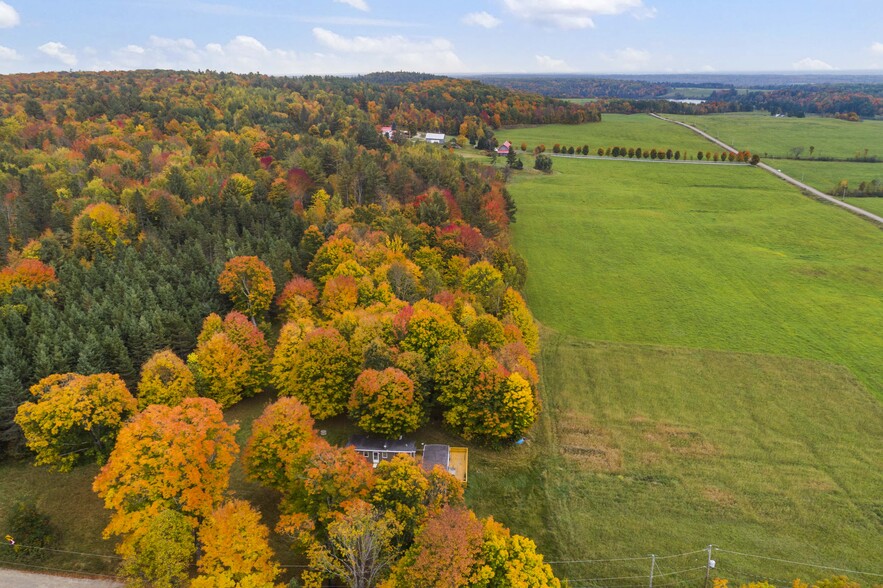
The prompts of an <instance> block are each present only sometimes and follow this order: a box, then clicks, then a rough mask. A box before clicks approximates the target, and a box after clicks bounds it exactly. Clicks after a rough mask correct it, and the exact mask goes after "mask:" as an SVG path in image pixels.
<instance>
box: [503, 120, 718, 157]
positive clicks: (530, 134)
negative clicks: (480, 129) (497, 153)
mask: <svg viewBox="0 0 883 588" xmlns="http://www.w3.org/2000/svg"><path fill="white" fill-rule="evenodd" d="M497 138H498V140H499V141H500V143H503V141H507V140H508V141H511V142H512V144H513V145H515V147H516V148H520V146H521V143H522V142H526V143H527V145H528V149H533V148H534V147H535V146H537V145H539V144H541V143H542V144H544V145H545V146H546V151H548V152H551V151H552V146H553V145H554V144H555V143H560V144H561V145H567V146H568V147H570V146H573V147H577V146H579V147H582V146H583V145H588V146H589V148H590V151H591V154H593V155H595V154H596V153H597V151H598V148H599V147H603V148H605V149H606V148H607V147H626V148H628V147H635V148H637V147H640V148H641V149H660V148H662V149H663V150H665V149H669V148H670V149H671V150H672V151H681V153H684V152H686V153H689V154H690V158H691V159H692V158H695V157H696V153H697V152H698V151H699V150H700V149H701V150H702V151H703V152H705V151H712V152H714V151H720V148H717V149H715V145H714V144H712V143H710V142H708V141H706V140H705V139H702V138H701V137H699V136H698V135H696V133H693V132H691V131H690V130H688V129H685V128H684V127H681V126H678V125H673V124H671V123H668V122H665V121H662V120H659V119H656V118H653V117H651V116H649V115H646V114H632V115H626V114H604V115H603V118H602V120H601V122H600V123H587V124H583V125H542V126H535V127H519V128H506V129H500V130H498V131H497Z"/></svg>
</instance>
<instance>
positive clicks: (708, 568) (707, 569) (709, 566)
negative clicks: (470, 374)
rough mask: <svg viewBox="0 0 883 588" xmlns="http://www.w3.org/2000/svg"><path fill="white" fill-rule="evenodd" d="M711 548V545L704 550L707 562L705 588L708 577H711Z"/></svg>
mask: <svg viewBox="0 0 883 588" xmlns="http://www.w3.org/2000/svg"><path fill="white" fill-rule="evenodd" d="M711 548H712V546H711V545H709V546H708V547H706V548H705V550H706V551H708V562H707V563H706V564H705V588H708V577H709V576H710V575H711V568H713V567H714V560H713V559H711Z"/></svg>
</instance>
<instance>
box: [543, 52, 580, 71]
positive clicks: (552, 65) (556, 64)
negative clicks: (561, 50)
mask: <svg viewBox="0 0 883 588" xmlns="http://www.w3.org/2000/svg"><path fill="white" fill-rule="evenodd" d="M534 59H535V60H536V62H537V65H538V66H539V67H540V69H541V70H542V71H548V72H571V71H573V68H572V67H570V66H569V65H567V62H566V61H564V60H563V59H555V58H554V57H549V56H548V55H534Z"/></svg>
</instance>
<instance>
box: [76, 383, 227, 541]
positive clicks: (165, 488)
mask: <svg viewBox="0 0 883 588" xmlns="http://www.w3.org/2000/svg"><path fill="white" fill-rule="evenodd" d="M237 429H238V426H237V425H228V424H227V423H225V422H224V415H223V413H222V412H221V409H220V407H219V406H218V404H217V403H216V402H214V401H213V400H209V399H208V398H187V399H185V400H184V401H183V402H182V403H181V404H180V405H178V406H175V407H168V406H163V405H153V406H149V407H148V408H147V409H146V410H144V412H142V413H141V414H139V415H138V416H137V417H135V418H134V419H133V420H132V421H131V422H130V423H128V424H127V425H126V426H125V427H124V428H123V429H122V430H121V431H120V434H119V438H118V442H117V445H116V447H115V448H114V450H113V452H112V453H111V455H110V458H109V459H108V461H107V463H106V464H105V465H104V467H103V468H102V469H101V472H99V474H98V476H96V478H95V481H94V483H93V484H92V488H93V490H95V492H96V493H97V494H98V496H100V497H101V498H102V499H103V500H104V507H105V508H107V509H110V510H112V511H113V514H112V516H111V520H110V524H109V525H108V526H107V528H106V529H105V530H104V535H105V537H109V536H111V535H123V536H124V541H123V543H122V544H121V545H120V547H119V548H118V549H119V551H120V552H121V553H122V554H123V555H130V554H131V553H132V552H133V549H134V547H135V544H136V541H137V539H138V538H139V537H140V536H141V535H143V534H144V533H145V532H146V531H147V530H148V528H149V522H150V520H151V519H153V518H154V517H155V516H157V515H158V514H159V513H161V512H163V511H165V510H173V511H177V512H180V513H181V514H182V515H184V516H185V517H187V520H188V521H190V523H191V525H192V526H193V527H194V528H195V527H196V525H197V524H198V523H199V522H200V521H202V520H204V519H205V518H206V517H208V516H209V515H210V514H211V512H212V511H213V510H214V509H215V508H216V507H217V506H218V505H219V504H220V503H221V502H222V500H223V498H224V493H225V492H226V490H227V485H228V483H229V474H230V466H232V465H233V462H234V461H235V459H236V455H237V454H238V453H239V446H238V445H237V444H236V439H235V437H234V435H235V433H236V431H237Z"/></svg>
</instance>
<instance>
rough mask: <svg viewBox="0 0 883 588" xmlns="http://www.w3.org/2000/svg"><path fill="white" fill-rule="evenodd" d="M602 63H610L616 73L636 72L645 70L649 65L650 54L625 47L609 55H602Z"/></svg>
mask: <svg viewBox="0 0 883 588" xmlns="http://www.w3.org/2000/svg"><path fill="white" fill-rule="evenodd" d="M601 57H602V58H603V59H604V61H606V62H608V63H610V64H611V65H612V66H613V69H615V70H617V71H638V70H642V69H647V66H648V65H649V63H650V57H651V55H650V52H649V51H644V50H643V49H635V48H633V47H626V48H625V49H618V50H616V51H614V52H613V53H612V54H611V53H602V54H601Z"/></svg>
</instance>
